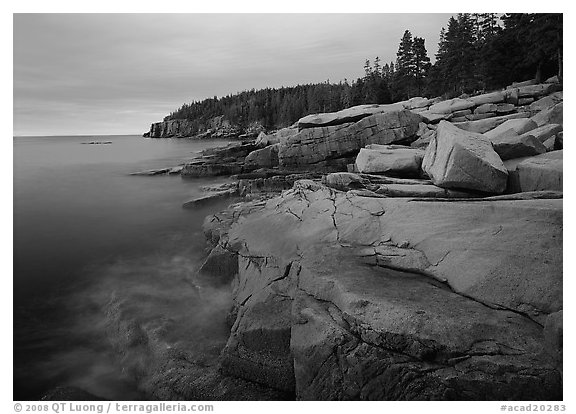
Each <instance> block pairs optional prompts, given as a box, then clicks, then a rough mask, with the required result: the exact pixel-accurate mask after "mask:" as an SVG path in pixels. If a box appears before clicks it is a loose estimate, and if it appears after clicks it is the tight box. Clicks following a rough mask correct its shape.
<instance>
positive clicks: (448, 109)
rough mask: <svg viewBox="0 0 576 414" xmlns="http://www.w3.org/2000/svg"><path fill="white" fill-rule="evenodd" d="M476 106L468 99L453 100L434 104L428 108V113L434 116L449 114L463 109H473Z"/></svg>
mask: <svg viewBox="0 0 576 414" xmlns="http://www.w3.org/2000/svg"><path fill="white" fill-rule="evenodd" d="M476 105H477V104H476V103H474V102H473V101H472V100H469V99H460V98H454V99H449V100H447V101H442V102H438V103H435V104H434V105H432V106H430V108H429V111H430V112H432V113H436V114H450V113H453V112H457V111H462V110H465V109H470V108H474V106H476Z"/></svg>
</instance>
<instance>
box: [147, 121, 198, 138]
mask: <svg viewBox="0 0 576 414" xmlns="http://www.w3.org/2000/svg"><path fill="white" fill-rule="evenodd" d="M195 133H196V127H195V125H194V124H193V122H191V121H188V120H186V119H173V120H170V121H163V122H156V123H153V124H152V125H150V131H149V132H148V136H149V137H150V138H172V137H190V136H192V135H194V134H195Z"/></svg>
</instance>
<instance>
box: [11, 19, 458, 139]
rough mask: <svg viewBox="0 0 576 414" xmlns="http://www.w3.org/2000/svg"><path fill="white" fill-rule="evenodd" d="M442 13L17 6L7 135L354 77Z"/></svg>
mask: <svg viewBox="0 0 576 414" xmlns="http://www.w3.org/2000/svg"><path fill="white" fill-rule="evenodd" d="M449 17H450V14H139V15H138V14H36V15H34V14H16V15H14V135H81V134H98V135H103V134H141V133H143V132H145V131H147V130H148V128H149V126H150V123H152V122H156V121H160V120H162V118H163V117H164V116H165V115H167V114H168V113H170V111H172V110H175V109H176V108H178V107H179V106H180V105H182V103H184V102H191V101H192V100H201V99H204V98H207V97H212V96H214V95H216V96H223V95H227V94H230V93H234V92H238V91H241V90H245V89H251V88H256V89H258V88H263V87H267V86H270V87H280V86H292V85H296V84H299V83H300V84H302V83H313V82H322V81H326V80H327V79H329V80H330V81H332V82H337V81H340V80H344V79H345V78H347V79H349V80H353V79H356V78H358V77H360V76H362V74H363V65H364V60H365V59H367V58H368V59H370V60H373V58H374V57H375V56H379V57H380V59H381V60H382V61H383V62H387V61H390V60H395V57H396V51H397V49H398V43H399V41H400V38H401V36H402V34H403V33H404V30H406V29H408V30H410V31H411V32H412V34H413V35H414V36H420V37H424V38H425V39H426V48H427V49H428V54H429V56H430V57H432V59H433V55H434V53H435V52H436V48H437V44H438V35H439V32H440V29H441V27H442V26H445V25H446V23H447V21H448V18H449Z"/></svg>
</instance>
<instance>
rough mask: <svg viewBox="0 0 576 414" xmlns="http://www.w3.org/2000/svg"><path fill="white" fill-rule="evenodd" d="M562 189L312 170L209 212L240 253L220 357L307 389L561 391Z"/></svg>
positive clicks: (400, 393) (211, 234)
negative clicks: (395, 187) (318, 174)
mask: <svg viewBox="0 0 576 414" xmlns="http://www.w3.org/2000/svg"><path fill="white" fill-rule="evenodd" d="M360 178H361V179H364V178H363V177H360ZM407 185H409V184H407ZM412 185H414V186H419V185H422V184H419V183H418V182H415V183H414V184H412ZM424 185H426V184H424ZM559 196H561V193H560V195H559V193H554V192H547V193H543V192H540V193H522V194H517V195H509V196H497V197H488V198H473V199H460V200H458V199H451V200H449V199H442V200H435V199H425V200H420V199H418V198H408V197H406V198H379V197H364V196H362V195H359V194H358V190H351V191H347V192H344V191H338V190H335V189H332V188H329V187H326V186H324V185H322V184H320V183H318V182H314V181H310V180H301V181H298V182H296V183H295V185H294V187H293V188H292V189H291V190H288V191H285V192H283V193H282V194H281V195H280V196H277V197H275V198H272V199H269V200H267V201H260V202H252V203H241V204H235V205H233V206H231V207H230V209H228V210H226V211H224V212H222V213H219V214H217V215H214V216H209V217H207V218H206V220H205V233H206V236H207V238H208V240H209V244H210V245H211V246H214V248H217V249H218V250H217V251H218V253H219V254H228V255H229V256H230V258H231V259H232V260H233V264H234V265H233V266H232V269H233V270H230V269H229V270H228V272H231V273H234V274H233V275H230V277H232V278H233V281H232V286H233V297H234V306H233V310H232V311H231V314H230V320H231V321H232V322H233V325H232V329H231V333H230V337H229V339H228V343H227V345H226V347H225V348H224V350H223V352H222V354H221V357H220V366H221V370H222V372H223V373H224V374H226V375H231V376H234V377H239V378H243V379H245V380H249V381H254V382H257V383H260V384H262V385H265V386H268V387H272V388H275V389H278V390H281V391H282V392H289V393H294V394H295V395H296V398H298V399H301V400H358V399H360V400H559V399H562V365H561V360H562V358H561V355H562V348H561V346H562V345H561V343H562V342H561V339H559V338H561V335H562V199H561V198H558V197H559ZM448 201H449V202H448ZM278 235H282V237H279V236H278ZM234 260H235V261H234Z"/></svg>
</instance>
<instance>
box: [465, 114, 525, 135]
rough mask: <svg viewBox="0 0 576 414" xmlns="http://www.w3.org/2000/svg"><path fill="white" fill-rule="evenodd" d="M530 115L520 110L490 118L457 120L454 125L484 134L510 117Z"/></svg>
mask: <svg viewBox="0 0 576 414" xmlns="http://www.w3.org/2000/svg"><path fill="white" fill-rule="evenodd" d="M480 115H484V114H480ZM477 116H478V115H477ZM528 117H530V113H528V112H518V113H515V114H510V115H502V116H495V117H490V118H483V119H477V120H474V121H464V122H457V123H454V125H456V126H457V127H458V128H460V129H463V130H465V131H470V132H477V133H479V134H483V133H485V132H488V131H490V130H491V129H494V128H496V127H497V126H498V125H500V124H502V123H503V122H505V121H507V120H509V119H516V118H528Z"/></svg>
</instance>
